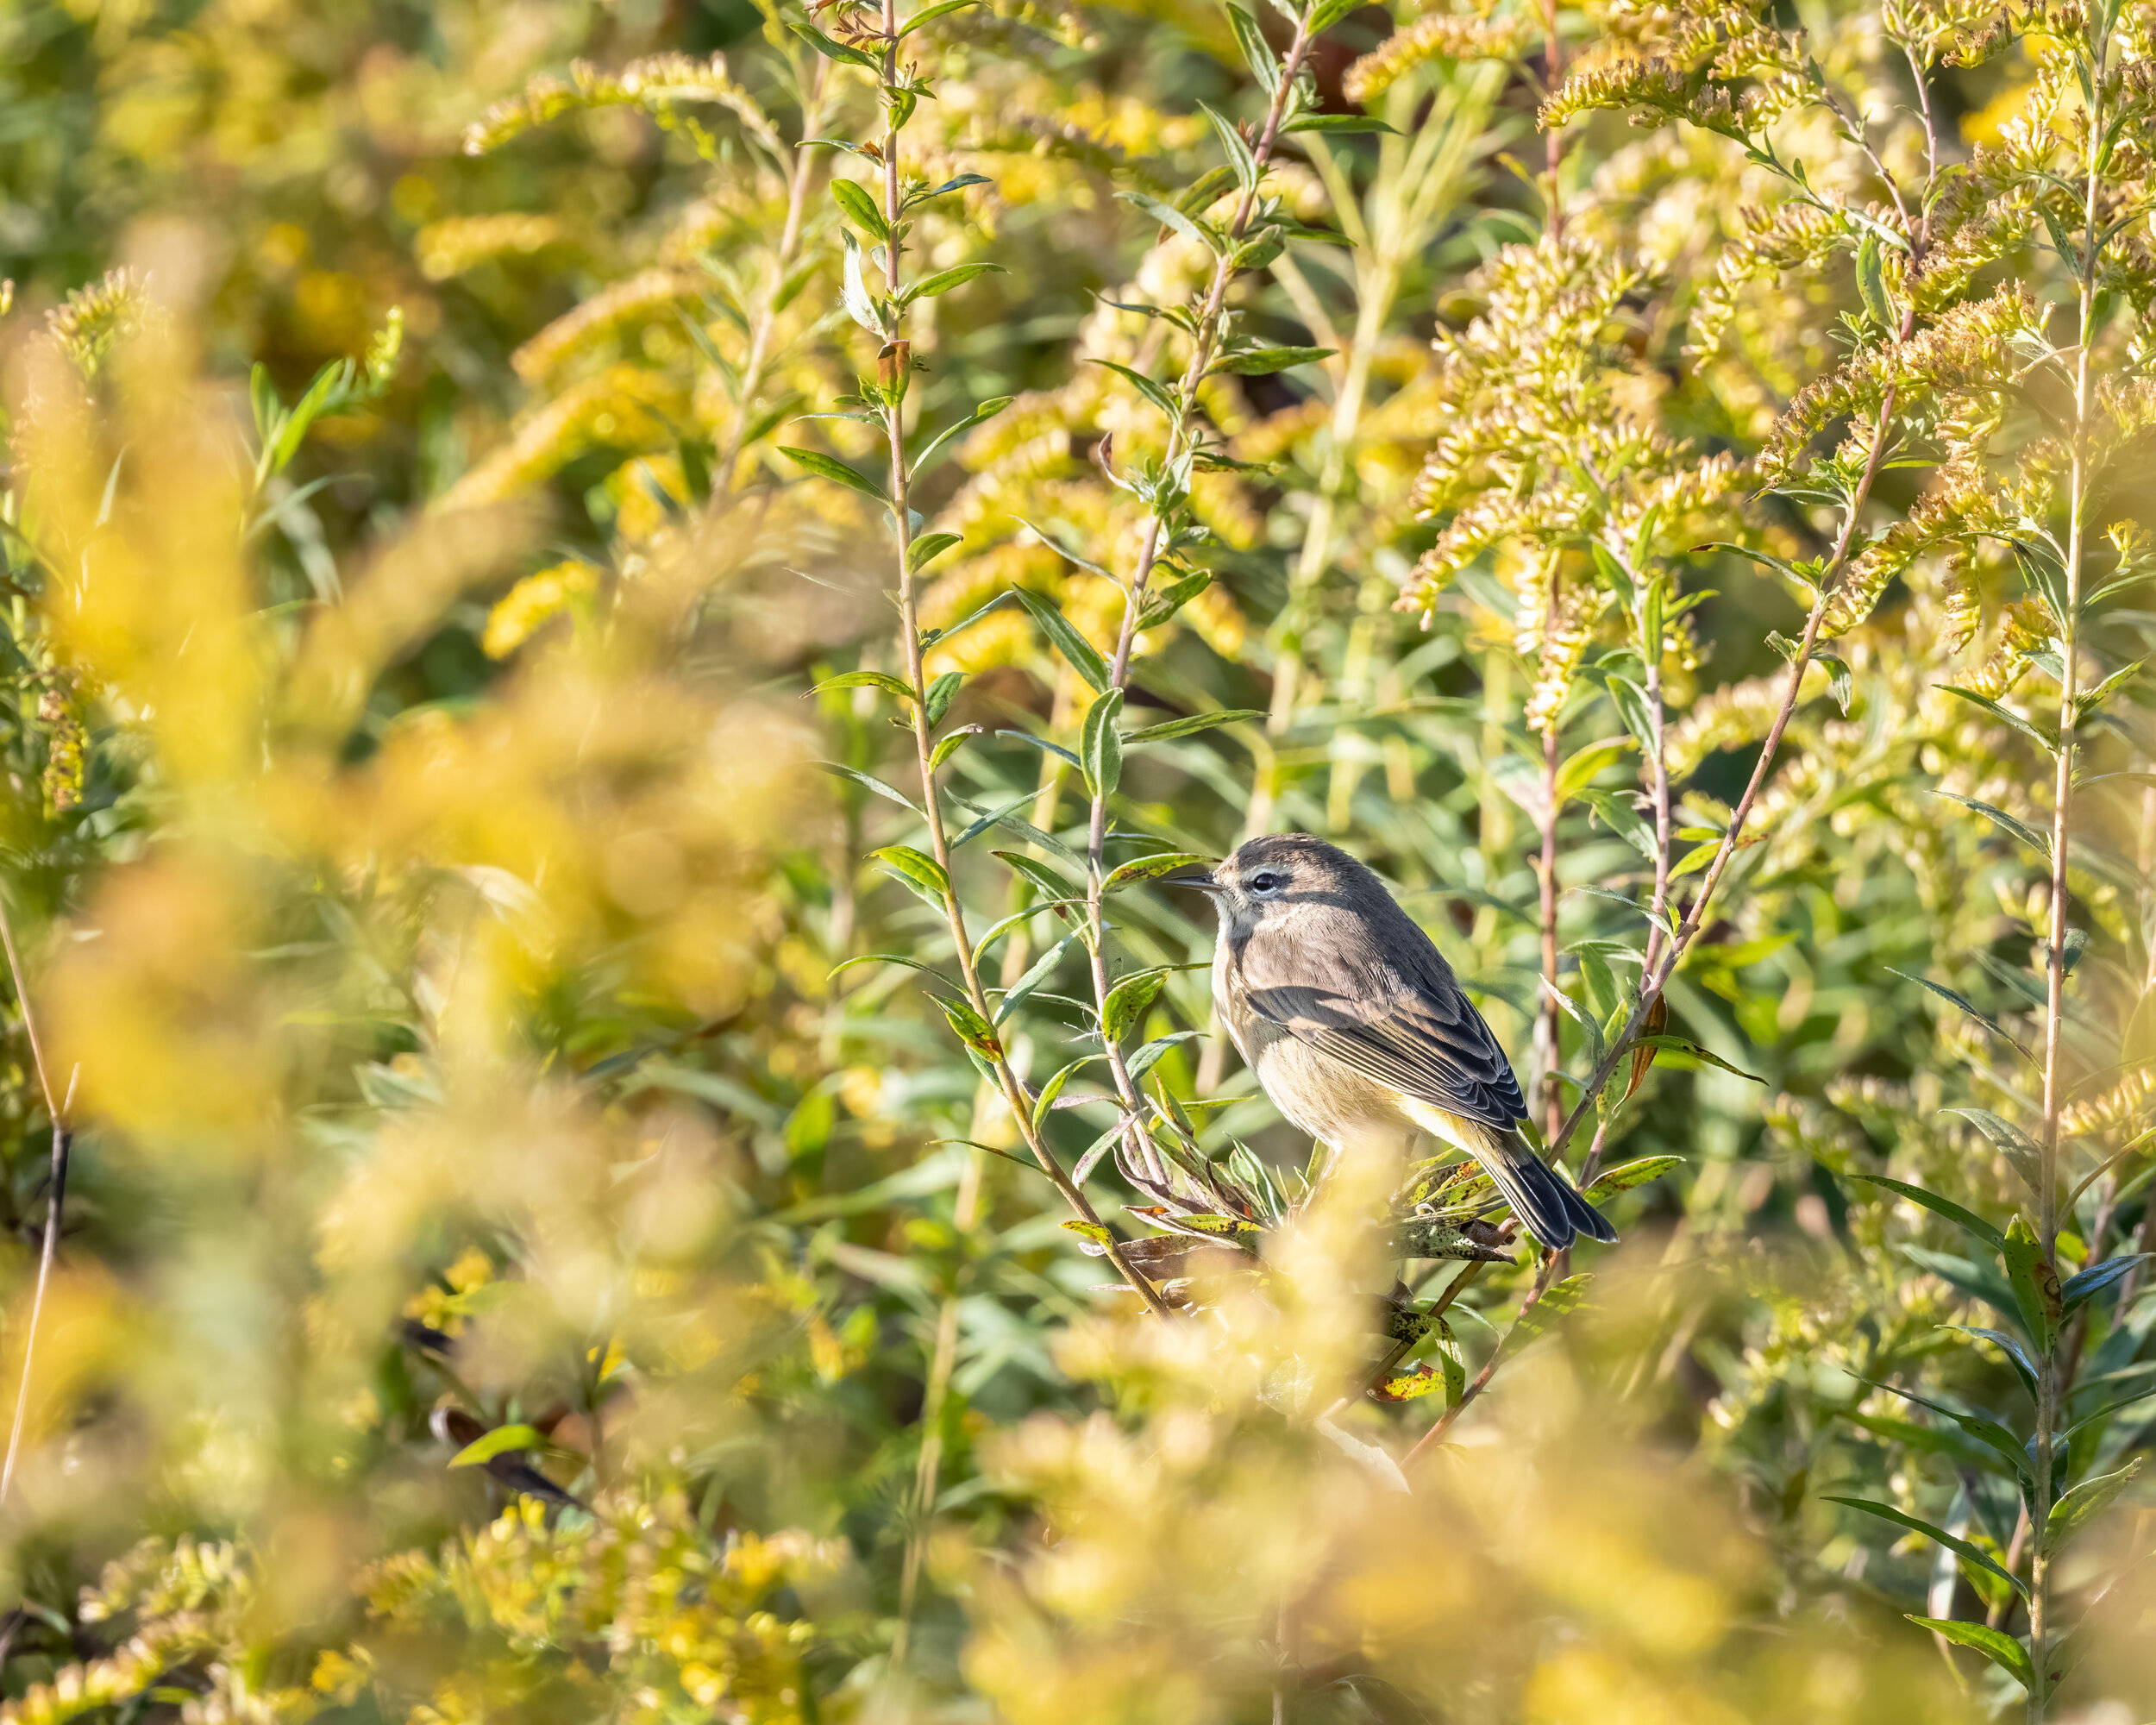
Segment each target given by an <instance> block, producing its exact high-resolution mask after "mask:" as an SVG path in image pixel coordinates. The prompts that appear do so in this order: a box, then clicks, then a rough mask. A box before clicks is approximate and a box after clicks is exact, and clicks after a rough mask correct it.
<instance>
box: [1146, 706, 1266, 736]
mask: <svg viewBox="0 0 2156 1725" xmlns="http://www.w3.org/2000/svg"><path fill="white" fill-rule="evenodd" d="M1265 716H1266V715H1265V714H1264V713H1263V712H1260V711H1259V710H1258V709H1257V708H1256V707H1254V706H1238V707H1230V708H1228V709H1227V710H1226V711H1225V712H1195V713H1193V714H1191V715H1190V716H1189V717H1188V718H1170V719H1167V720H1164V721H1163V722H1162V723H1161V724H1148V725H1145V726H1143V727H1142V728H1140V729H1139V730H1137V731H1125V732H1124V733H1123V741H1124V742H1125V744H1130V743H1165V742H1167V741H1169V738H1171V737H1194V736H1196V735H1197V734H1198V733H1199V732H1200V731H1211V730H1213V729H1214V728H1215V727H1216V726H1219V725H1223V724H1249V723H1250V721H1251V720H1253V719H1259V718H1264V717H1265Z"/></svg>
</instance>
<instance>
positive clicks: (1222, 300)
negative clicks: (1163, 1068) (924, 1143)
mask: <svg viewBox="0 0 2156 1725" xmlns="http://www.w3.org/2000/svg"><path fill="white" fill-rule="evenodd" d="M1310 40H1311V38H1310V26H1309V22H1308V18H1307V14H1306V16H1305V18H1304V21H1303V22H1301V23H1299V24H1298V25H1297V26H1296V28H1295V36H1294V41H1293V42H1292V43H1290V44H1289V46H1288V53H1287V55H1286V57H1285V59H1284V60H1283V61H1282V66H1281V68H1280V76H1279V78H1278V79H1277V80H1276V81H1275V85H1274V87H1273V96H1272V102H1271V104H1270V105H1269V107H1268V109H1267V110H1266V114H1265V123H1264V127H1263V129H1262V130H1261V131H1260V133H1259V135H1258V138H1257V143H1256V144H1255V145H1254V146H1253V147H1252V148H1251V151H1250V155H1251V160H1253V161H1254V162H1255V163H1256V164H1257V174H1256V176H1255V177H1254V178H1253V179H1252V180H1251V182H1250V185H1247V186H1245V187H1244V190H1243V195H1242V197H1241V198H1240V199H1239V200H1238V203H1237V204H1236V210H1235V219H1234V220H1233V221H1232V222H1231V223H1229V224H1228V229H1227V244H1226V245H1225V247H1223V248H1222V250H1221V253H1220V255H1219V258H1218V259H1217V260H1215V262H1214V264H1213V280H1212V282H1211V284H1210V285H1208V287H1207V288H1206V298H1205V302H1204V304H1203V305H1202V307H1201V308H1200V311H1199V314H1198V317H1197V321H1196V323H1195V325H1194V334H1193V336H1192V339H1191V344H1190V360H1189V362H1188V364H1187V365H1186V366H1185V367H1183V375H1182V381H1181V384H1180V386H1178V388H1177V391H1176V394H1175V403H1176V405H1177V407H1178V409H1179V410H1180V411H1178V413H1177V414H1176V416H1175V419H1174V422H1173V423H1171V424H1170V425H1169V430H1168V455H1167V461H1166V464H1165V465H1166V466H1167V467H1169V468H1170V469H1172V468H1173V467H1175V463H1176V462H1177V461H1178V460H1180V459H1181V457H1182V455H1184V454H1185V453H1186V452H1187V451H1188V449H1189V448H1190V443H1191V435H1192V434H1191V423H1190V422H1191V415H1192V413H1193V411H1194V410H1195V408H1196V406H1197V401H1198V386H1199V385H1200V383H1202V382H1203V381H1204V380H1205V376H1206V370H1207V369H1208V368H1209V367H1211V365H1212V364H1213V355H1214V353H1215V351H1216V349H1217V348H1218V345H1219V336H1220V324H1221V318H1222V315H1223V313H1224V312H1225V309H1226V306H1227V295H1228V287H1229V285H1230V284H1231V283H1232V281H1233V280H1234V279H1235V276H1236V267H1235V264H1234V262H1233V259H1234V256H1235V251H1234V248H1235V244H1236V242H1238V241H1239V240H1240V239H1241V238H1242V237H1243V234H1244V230H1245V229H1247V228H1248V227H1249V226H1250V217H1251V216H1252V215H1253V214H1254V213H1255V212H1256V210H1257V196H1258V191H1259V190H1260V188H1261V187H1262V186H1263V183H1264V176H1265V171H1266V169H1267V168H1268V167H1269V166H1271V163H1272V157H1273V150H1274V147H1275V142H1276V141H1277V139H1278V137H1279V134H1280V128H1281V122H1282V120H1283V118H1284V117H1285V116H1286V115H1287V111H1288V100H1289V98H1290V97H1292V96H1293V94H1294V87H1295V80H1296V78H1297V77H1298V76H1299V75H1300V72H1301V71H1302V62H1303V58H1304V56H1305V55H1306V54H1307V53H1308V52H1309V48H1310ZM1160 538H1161V517H1160V515H1159V513H1158V512H1157V511H1156V513H1155V514H1154V515H1153V517H1151V519H1150V520H1149V521H1148V522H1147V523H1146V527H1145V537H1144V543H1143V544H1142V545H1141V546H1140V548H1139V551H1138V562H1137V565H1136V567H1135V568H1133V569H1132V571H1131V580H1130V584H1129V586H1126V587H1125V589H1124V593H1123V621H1122V624H1121V627H1120V628H1119V630H1117V633H1116V642H1115V657H1114V660H1113V662H1112V664H1111V667H1110V669H1109V674H1108V688H1107V690H1103V691H1102V693H1101V694H1100V697H1099V698H1100V699H1106V696H1107V693H1108V690H1119V689H1127V688H1128V687H1129V686H1130V681H1131V649H1132V646H1133V644H1134V643H1136V641H1137V639H1138V618H1139V616H1140V615H1141V614H1142V613H1143V612H1144V609H1145V595H1146V587H1147V586H1148V584H1149V583H1150V581H1151V580H1152V575H1153V568H1154V565H1155V563H1156V561H1157V560H1158V558H1159V555H1160ZM1107 831H1108V787H1107V786H1106V785H1101V786H1099V787H1096V788H1095V790H1094V797H1093V804H1092V808H1091V810H1090V812H1089V819H1088V824H1087V848H1086V926H1087V930H1088V931H1089V938H1087V941H1086V943H1085V944H1086V946H1087V957H1088V959H1089V962H1090V965H1091V969H1092V974H1093V994H1094V1010H1095V1012H1096V1013H1099V1014H1100V1021H1101V1022H1100V1031H1101V1038H1100V1040H1101V1046H1102V1048H1103V1050H1104V1051H1105V1052H1106V1056H1107V1062H1108V1072H1109V1075H1110V1076H1111V1077H1112V1079H1113V1081H1114V1083H1115V1092H1116V1096H1117V1099H1118V1100H1119V1102H1120V1104H1121V1106H1122V1111H1123V1123H1122V1128H1121V1129H1122V1131H1123V1132H1124V1133H1125V1143H1126V1144H1128V1145H1131V1148H1132V1149H1133V1150H1134V1151H1136V1153H1137V1157H1138V1161H1139V1163H1140V1164H1141V1165H1142V1166H1143V1167H1144V1170H1145V1174H1146V1176H1147V1178H1148V1180H1149V1181H1150V1182H1152V1183H1154V1184H1156V1185H1158V1186H1161V1187H1163V1188H1165V1187H1166V1186H1167V1185H1168V1183H1169V1176H1168V1169H1167V1165H1166V1164H1165V1163H1164V1162H1163V1159H1162V1157H1161V1153H1160V1148H1159V1146H1158V1145H1156V1144H1155V1143H1154V1142H1153V1137H1152V1134H1151V1132H1149V1131H1148V1130H1147V1129H1146V1126H1145V1116H1144V1104H1143V1101H1142V1099H1141V1098H1140V1097H1139V1095H1138V1085H1137V1082H1135V1081H1134V1080H1133V1079H1132V1078H1131V1069H1130V1063H1129V1062H1128V1061H1127V1060H1126V1059H1125V1057H1124V1053H1123V1047H1122V1044H1121V1042H1120V1041H1119V1039H1118V1038H1116V1037H1114V1036H1112V1035H1110V1034H1109V1033H1108V1026H1107V1002H1108V994H1109V992H1110V988H1111V984H1110V982H1109V980H1108V970H1107V940H1106V925H1105V918H1104V916H1103V913H1102V910H1101V903H1100V888H1101V882H1102V881H1104V880H1105V879H1106V874H1107V869H1106V856H1105V854H1104V851H1105V847H1106V843H1107Z"/></svg>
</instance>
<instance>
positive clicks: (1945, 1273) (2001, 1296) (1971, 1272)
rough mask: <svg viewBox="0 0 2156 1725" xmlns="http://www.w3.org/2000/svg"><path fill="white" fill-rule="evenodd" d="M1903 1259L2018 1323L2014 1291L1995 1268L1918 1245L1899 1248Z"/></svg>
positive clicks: (2018, 1317) (2018, 1316)
mask: <svg viewBox="0 0 2156 1725" xmlns="http://www.w3.org/2000/svg"><path fill="white" fill-rule="evenodd" d="M1902 1257H1904V1258H1907V1259H1908V1261H1909V1262H1910V1263H1911V1264H1915V1266H1916V1267H1917V1268H1918V1269H1920V1270H1926V1271H1927V1272H1929V1273H1930V1274H1931V1275H1934V1276H1936V1277H1939V1279H1940V1281H1941V1282H1944V1283H1946V1285H1947V1286H1948V1287H1950V1288H1958V1289H1960V1290H1961V1291H1962V1292H1963V1293H1964V1294H1966V1295H1968V1296H1969V1297H1970V1298H1971V1299H1972V1300H1981V1301H1983V1302H1984V1304H1985V1305H1987V1306H1989V1307H1990V1308H1991V1309H1992V1310H1993V1311H1995V1312H1996V1313H1997V1314H1999V1315H2000V1316H2001V1317H2002V1318H2011V1319H2014V1320H2016V1321H2017V1322H2018V1321H2019V1320H2020V1318H2021V1313H2020V1310H2019V1309H2018V1308H2016V1307H2015V1303H2014V1290H2013V1289H2011V1288H2009V1287H2008V1286H2007V1283H2006V1277H2003V1276H2002V1275H2001V1274H2000V1273H1999V1270H1998V1267H1997V1265H1996V1264H1977V1263H1976V1262H1974V1261H1973V1260H1971V1259H1970V1258H1957V1257H1956V1256H1955V1255H1954V1254H1953V1253H1952V1252H1951V1251H1932V1250H1931V1249H1930V1248H1929V1247H1927V1246H1921V1245H1904V1246H1902Z"/></svg>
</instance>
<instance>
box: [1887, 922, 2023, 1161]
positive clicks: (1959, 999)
mask: <svg viewBox="0 0 2156 1725" xmlns="http://www.w3.org/2000/svg"><path fill="white" fill-rule="evenodd" d="M1883 969H1885V971H1886V973H1887V974H1888V975H1890V976H1899V977H1900V978H1901V979H1902V981H1903V982H1914V983H1915V984H1916V986H1917V987H1918V988H1928V989H1930V990H1931V991H1932V993H1934V994H1936V995H1938V996H1939V998H1940V1000H1951V1001H1952V1002H1953V1003H1954V1005H1956V1006H1958V1007H1960V1008H1961V1009H1962V1011H1964V1012H1965V1013H1968V1014H1969V1016H1970V1017H1971V1018H1972V1019H1975V1020H1976V1021H1977V1023H1978V1024H1980V1025H1982V1026H1984V1028H1985V1029H1986V1030H1988V1031H1990V1032H1991V1034H1992V1035H1994V1036H1996V1037H1999V1038H2003V1039H2004V1040H2005V1041H2007V1042H2009V1043H2011V1044H2013V1045H2014V1046H2015V1047H2016V1048H2019V1049H2021V1054H2022V1057H2024V1058H2025V1059H2028V1060H2034V1059H2035V1056H2034V1055H2033V1054H2031V1053H2029V1051H2028V1049H2026V1048H2023V1047H2022V1046H2021V1040H2020V1038H2017V1037H2015V1035H2014V1034H2013V1033H2012V1032H2010V1031H2008V1030H2007V1029H2005V1028H2004V1027H2003V1026H2001V1025H2000V1024H1999V1022H1998V1020H1997V1019H1993V1018H1990V1017H1987V1016H1986V1015H1985V1014H1984V1013H1983V1012H1982V1011H1981V1010H1980V1009H1979V1008H1978V1007H1977V1003H1976V1002H1975V1001H1974V1000H1971V999H1970V998H1969V997H1968V996H1967V995H1966V994H1956V993H1955V992H1954V991H1953V990H1952V988H1948V987H1947V986H1946V984H1945V983H1944V982H1933V981H1932V980H1931V979H1930V978H1929V977H1928V976H1917V975H1912V974H1911V973H1909V972H1908V971H1907V970H1897V969H1895V968H1894V966H1892V965H1891V964H1889V965H1886V966H1883ZM1946 1112H1947V1113H1950V1114H1967V1115H1968V1116H1969V1117H1970V1118H1971V1120H1975V1119H1976V1117H1977V1114H1979V1113H1985V1111H1984V1109H1981V1108H1978V1109H1975V1110H1971V1109H1968V1108H1949V1109H1947V1111H1946ZM1987 1117H1988V1118H1989V1119H1990V1120H1996V1121H1998V1124H1999V1125H2000V1126H2006V1122H2005V1121H2004V1120H1999V1117H1998V1116H1997V1115H1996V1114H1990V1115H1988V1116H1987ZM1977 1125H1978V1126H1984V1122H1983V1121H1982V1120H1977ZM2006 1129H2007V1130H2008V1131H2009V1132H2013V1131H2014V1129H2013V1128H2012V1127H2011V1126H2006ZM1984 1133H1985V1136H1986V1137H1988V1138H1990V1140H1991V1141H1992V1142H1993V1143H1994V1144H2001V1145H2002V1144H2004V1143H2005V1142H2006V1140H2005V1139H2004V1138H2001V1137H2000V1136H1999V1135H1998V1134H1997V1133H1996V1132H1993V1131H1992V1130H1991V1128H1990V1127H1989V1126H1984ZM2014 1135H2015V1138H2019V1139H2020V1140H2021V1147H2023V1148H2025V1149H2027V1150H2028V1151H2029V1152H2030V1153H2032V1154H2034V1151H2035V1149H2036V1146H2035V1145H2033V1144H2030V1143H2029V1141H2028V1138H2025V1137H2022V1135H2021V1133H2020V1132H2015V1133H2014ZM2022 1177H2023V1178H2024V1179H2026V1178H2028V1176H2027V1175H2026V1174H2024V1175H2023V1176H2022Z"/></svg>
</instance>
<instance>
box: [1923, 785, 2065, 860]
mask: <svg viewBox="0 0 2156 1725" xmlns="http://www.w3.org/2000/svg"><path fill="white" fill-rule="evenodd" d="M1932 794H1933V795H1934V796H1935V797H1944V798H1946V800H1947V801H1948V802H1952V803H1959V804H1960V805H1961V806H1962V807H1964V808H1965V809H1973V810H1975V811H1976V812H1977V813H1978V814H1980V815H1982V816H1984V819H1987V820H1989V821H1990V822H1991V823H1992V824H1993V825H1996V827H1997V828H1998V829H1999V830H2000V831H2002V832H2007V833H2011V834H2012V835H2013V836H2014V837H2016V838H2018V839H2020V840H2021V843H2022V844H2026V845H2028V848H2029V849H2030V850H2034V852H2035V853H2036V854H2037V855H2038V856H2041V857H2042V858H2043V859H2044V860H2045V861H2046V862H2049V861H2051V841H2050V840H2049V839H2048V838H2046V837H2044V835H2043V834H2042V833H2040V832H2039V831H2037V830H2036V829H2035V828H2034V827H2033V826H2030V825H2028V824H2027V823H2025V822H2023V821H2020V820H2016V819H2015V818H2014V817H2013V816H2012V815H2010V814H2009V813H2008V812H2006V811H2005V810H2004V809H2002V808H1995V807H1993V806H1991V805H1990V803H1987V802H1981V801H1979V800H1977V799H1976V798H1975V797H1964V796H1957V795H1956V794H1955V793H1953V792H1952V791H1939V790H1935V791H1934V792H1933V793H1932Z"/></svg>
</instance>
